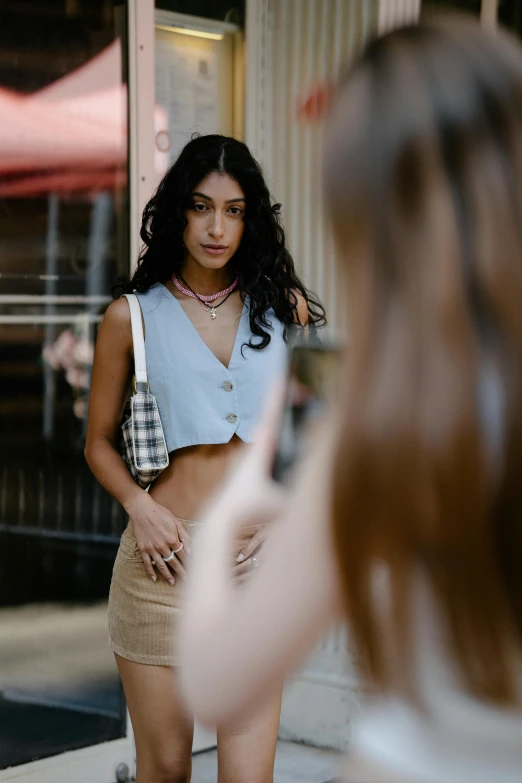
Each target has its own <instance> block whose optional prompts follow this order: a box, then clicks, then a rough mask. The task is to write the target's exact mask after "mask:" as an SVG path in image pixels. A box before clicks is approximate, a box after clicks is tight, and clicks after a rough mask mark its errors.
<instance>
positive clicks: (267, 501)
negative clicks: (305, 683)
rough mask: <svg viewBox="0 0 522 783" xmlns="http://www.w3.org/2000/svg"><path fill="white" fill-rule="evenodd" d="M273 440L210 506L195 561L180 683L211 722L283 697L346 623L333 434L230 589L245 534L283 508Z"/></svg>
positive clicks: (264, 441) (262, 444) (256, 449)
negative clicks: (235, 553)
mask: <svg viewBox="0 0 522 783" xmlns="http://www.w3.org/2000/svg"><path fill="white" fill-rule="evenodd" d="M272 440H273V437H272V436H266V437H261V438H260V439H259V441H258V442H257V443H256V444H255V445H254V446H252V447H249V449H250V453H248V454H247V455H246V457H245V458H244V462H243V463H242V464H241V465H240V466H239V467H238V469H237V471H236V474H235V475H234V476H233V477H232V479H231V481H230V482H229V483H228V484H227V486H226V487H225V489H224V490H223V492H222V493H221V495H220V496H219V497H218V498H217V499H215V501H214V502H213V504H212V510H211V511H210V512H209V514H208V515H207V516H206V518H205V520H204V524H203V525H202V526H201V532H200V538H199V539H198V542H197V545H196V547H195V552H194V556H193V564H192V573H191V574H190V575H189V589H188V594H187V599H186V600H187V603H186V608H185V611H184V613H183V617H182V624H183V625H182V652H181V655H182V668H181V673H182V678H183V684H184V688H185V693H186V696H187V699H188V701H189V703H190V706H191V707H192V708H193V709H194V711H195V713H196V714H197V715H198V717H199V718H200V719H201V720H203V721H206V722H209V723H214V722H216V721H218V720H219V721H227V720H233V719H234V718H236V717H238V716H239V715H241V714H242V713H243V712H244V711H248V710H249V708H250V707H252V708H253V707H254V706H255V705H256V704H258V703H259V700H260V699H262V698H263V697H264V696H268V695H269V694H270V691H271V688H272V687H274V688H276V687H278V686H279V685H280V682H281V679H282V678H283V677H284V676H285V675H286V674H288V673H289V672H290V671H291V670H292V669H293V668H295V667H296V666H297V665H298V663H299V662H300V661H301V659H302V658H303V657H304V656H305V655H306V653H307V652H308V651H309V650H310V648H311V647H312V646H313V644H314V643H315V641H316V640H317V638H318V637H319V636H320V635H321V633H322V632H324V631H326V630H327V628H328V626H329V625H330V624H331V623H332V620H333V619H334V618H335V617H338V616H339V614H340V612H339V606H338V588H337V569H336V563H335V557H334V553H333V547H332V539H331V534H330V522H329V515H328V508H329V505H330V501H329V488H328V487H329V479H328V477H329V466H330V462H331V457H330V454H331V451H332V449H331V436H330V435H329V433H327V432H326V431H325V432H323V433H322V434H321V438H320V442H319V443H317V444H314V450H313V452H311V453H310V454H309V456H308V457H307V458H306V460H305V462H304V463H303V465H302V466H301V469H300V471H299V474H298V475H297V477H296V481H295V484H294V487H293V489H292V491H291V496H290V498H289V499H288V500H287V501H286V500H285V503H284V505H285V510H284V512H283V513H282V515H281V517H280V518H279V519H278V520H277V522H276V524H275V525H274V526H273V527H274V529H273V532H272V533H271V535H270V537H269V539H268V541H267V543H266V545H265V547H264V548H263V550H262V552H261V554H260V555H259V558H260V560H261V567H260V568H259V569H258V570H257V571H255V572H253V573H252V579H251V580H250V581H249V583H248V584H247V585H246V586H245V587H244V588H242V589H240V590H238V589H234V586H233V584H232V582H231V579H230V556H231V540H232V537H233V535H234V532H237V527H238V524H239V523H240V522H241V521H243V522H244V523H246V524H248V523H251V522H252V521H259V520H260V518H261V517H262V516H263V515H264V516H265V517H266V516H268V515H270V513H271V510H273V509H274V508H275V506H276V505H278V495H277V492H276V489H275V488H274V487H273V485H271V482H270V481H269V479H268V469H269V466H270V463H271V451H272Z"/></svg>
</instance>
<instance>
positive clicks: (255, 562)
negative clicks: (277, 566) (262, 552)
mask: <svg viewBox="0 0 522 783" xmlns="http://www.w3.org/2000/svg"><path fill="white" fill-rule="evenodd" d="M252 565H253V566H254V568H259V566H260V565H261V563H260V562H259V560H258V559H257V557H253V558H252Z"/></svg>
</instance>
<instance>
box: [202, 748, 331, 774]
mask: <svg viewBox="0 0 522 783" xmlns="http://www.w3.org/2000/svg"><path fill="white" fill-rule="evenodd" d="M340 762H341V757H340V756H339V754H338V753H335V752H333V751H329V750H320V749H319V748H309V747H306V746H305V745H297V744H294V743H292V742H279V743H278V745H277V754H276V762H275V773H274V783H330V781H333V779H334V778H335V777H337V776H338V775H339V766H340ZM192 769H193V772H192V783H216V779H217V752H216V751H215V750H209V751H206V752H204V753H198V754H197V755H195V756H194V759H193V767H192Z"/></svg>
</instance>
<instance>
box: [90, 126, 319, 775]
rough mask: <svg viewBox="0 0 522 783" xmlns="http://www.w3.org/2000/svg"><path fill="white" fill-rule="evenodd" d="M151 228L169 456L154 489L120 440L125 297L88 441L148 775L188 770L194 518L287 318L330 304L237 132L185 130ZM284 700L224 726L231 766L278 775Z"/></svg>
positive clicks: (305, 321)
mask: <svg viewBox="0 0 522 783" xmlns="http://www.w3.org/2000/svg"><path fill="white" fill-rule="evenodd" d="M141 237H142V239H143V242H144V249H143V252H142V253H141V256H140V259H139V263H138V267H137V269H136V272H135V274H134V277H133V279H132V281H131V282H130V284H128V285H127V286H125V287H124V290H127V291H128V292H134V293H136V294H137V296H138V299H139V303H140V306H141V311H142V318H143V325H144V329H145V339H146V359H147V371H148V380H149V383H150V390H151V392H152V394H154V396H155V397H156V400H157V402H158V408H159V412H160V417H161V420H162V425H163V429H164V433H165V440H166V445H167V450H168V452H169V454H170V461H169V462H170V464H169V466H168V467H167V468H166V469H165V470H164V471H163V473H161V475H160V476H159V478H158V479H157V480H156V481H155V482H154V483H153V485H152V487H150V488H149V490H148V491H145V490H143V489H141V488H140V487H139V486H138V485H137V484H136V483H135V482H134V481H133V479H132V477H131V475H130V473H129V471H128V469H127V467H126V464H125V462H124V461H123V459H122V458H121V456H120V454H119V451H118V437H119V428H120V422H121V419H122V413H123V409H124V405H125V401H126V396H127V391H128V388H129V382H130V379H131V376H132V373H133V365H134V362H133V341H132V332H131V321H130V312H129V305H128V302H127V301H126V299H125V298H119V299H117V300H116V301H115V302H113V303H112V304H111V305H110V307H109V308H108V310H107V313H106V315H105V317H104V320H103V323H102V326H101V328H100V333H99V337H98V342H97V346H96V355H95V360H94V369H93V377H92V387H91V397H90V410H89V425H88V431H87V443H86V450H85V453H86V458H87V461H88V463H89V465H90V467H91V469H92V471H93V473H94V474H95V475H96V477H97V479H98V480H99V481H100V483H101V484H102V485H103V486H104V487H105V489H107V490H108V491H109V492H110V493H111V494H112V495H113V496H114V497H115V498H116V499H117V500H118V501H119V502H120V503H121V504H122V505H123V507H124V508H125V510H126V511H127V513H128V515H129V520H130V521H129V525H128V527H127V529H126V530H125V532H124V534H123V536H122V540H121V544H120V548H119V551H118V555H117V558H116V563H115V567H114V573H113V579H112V584H111V594H110V599H109V628H110V646H111V648H112V649H113V651H114V653H115V655H116V661H117V664H118V668H119V671H120V674H121V678H122V681H123V686H124V690H125V695H126V698H127V704H128V707H129V712H130V716H131V720H132V724H133V729H134V734H135V737H136V749H137V782H138V783H167V781H169V782H170V781H189V780H190V776H191V750H192V737H193V719H192V716H191V715H189V714H187V712H186V709H185V707H184V706H183V702H182V700H181V698H180V694H179V687H178V677H177V669H176V666H177V664H178V653H177V645H176V634H177V623H178V618H179V607H180V597H181V594H182V591H183V577H184V575H185V569H186V568H187V567H190V543H189V542H190V534H191V531H192V530H193V529H194V527H195V525H196V523H195V522H193V521H190V520H197V519H198V516H199V515H200V513H201V507H202V504H203V503H205V501H206V499H207V498H208V497H210V495H211V494H212V493H213V491H214V490H215V488H216V486H217V485H218V484H219V482H220V480H221V479H222V477H223V475H224V473H225V471H226V470H227V467H228V466H229V464H230V461H231V459H232V458H233V457H234V456H235V454H236V452H237V450H238V448H240V447H241V444H243V443H248V442H250V441H252V438H253V435H254V427H255V424H256V422H257V419H258V415H259V413H260V411H261V408H262V406H263V402H264V398H265V396H266V394H267V392H268V390H269V388H270V386H271V385H272V384H273V382H274V380H275V379H276V377H277V376H278V375H279V374H280V373H281V372H282V370H283V367H284V363H285V358H286V345H285V344H286V342H287V339H288V336H289V334H290V332H291V331H292V330H293V329H294V328H299V329H304V330H307V331H309V330H310V329H315V328H316V327H318V326H322V325H323V324H324V323H325V317H324V310H323V308H322V306H321V305H320V303H319V302H318V301H317V299H315V298H314V297H313V296H312V295H311V294H310V293H309V292H308V291H307V290H306V289H305V287H304V286H303V284H302V283H301V282H300V280H299V278H298V276H297V274H296V272H295V269H294V264H293V261H292V258H291V256H290V254H289V252H288V250H287V249H286V247H285V237H284V232H283V229H282V227H281V224H280V222H279V205H273V204H272V202H271V199H270V194H269V191H268V189H267V186H266V184H265V181H264V179H263V175H262V173H261V170H260V168H259V166H258V164H257V163H256V161H255V160H254V159H253V157H252V155H251V153H250V151H249V150H248V148H247V147H246V146H245V145H244V144H242V143H241V142H239V141H236V140H235V139H232V138H228V137H225V136H218V135H211V136H201V137H198V138H195V139H193V140H192V141H190V142H189V143H188V144H187V146H186V147H185V148H184V149H183V151H182V152H181V155H180V156H179V158H178V160H177V161H176V162H175V163H174V165H173V166H172V168H171V169H170V170H169V172H168V173H167V174H166V176H165V178H164V179H163V181H162V182H161V184H160V185H159V187H158V189H157V191H156V193H155V194H154V196H153V197H152V198H151V200H150V201H149V203H148V204H147V206H146V208H145V211H144V215H143V222H142V228H141ZM122 292H123V291H122ZM264 537H265V533H264V528H261V529H255V528H253V529H251V530H250V531H248V532H247V534H246V537H245V539H244V540H242V541H240V542H238V545H237V549H236V553H235V555H236V561H235V564H234V565H233V566H231V567H233V568H234V570H235V573H236V576H237V579H238V581H241V580H242V579H244V578H245V576H246V575H247V574H248V572H249V571H250V570H251V569H253V568H255V567H256V566H257V565H258V564H259V560H258V558H257V557H256V555H257V554H258V553H259V548H260V546H261V544H262V541H263V539H264ZM173 553H174V554H173ZM174 555H175V556H174ZM259 556H260V557H261V555H259ZM167 561H168V562H167ZM280 701H281V690H279V693H278V694H277V697H276V698H274V697H271V698H270V700H269V701H268V702H267V703H264V704H262V705H261V706H260V709H259V710H258V712H257V713H256V714H255V715H252V716H251V718H250V719H249V720H248V721H247V722H246V723H243V724H242V725H241V726H231V725H227V726H219V727H218V749H219V750H218V760H219V779H220V780H227V781H228V783H234V781H237V783H245V781H247V780H248V781H249V783H268V782H269V781H271V780H272V776H273V763H274V754H275V747H276V742H277V733H278V726H279V713H280Z"/></svg>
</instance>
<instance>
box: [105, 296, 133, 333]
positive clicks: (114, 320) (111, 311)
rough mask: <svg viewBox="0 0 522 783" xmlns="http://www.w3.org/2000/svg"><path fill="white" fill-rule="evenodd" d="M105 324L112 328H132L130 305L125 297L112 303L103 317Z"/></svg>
mask: <svg viewBox="0 0 522 783" xmlns="http://www.w3.org/2000/svg"><path fill="white" fill-rule="evenodd" d="M103 323H107V324H109V325H111V326H115V327H116V326H119V327H125V326H130V310H129V303H128V302H127V300H126V299H125V297H124V296H122V297H121V299H116V300H115V301H114V302H111V303H110V305H109V306H108V308H107V310H106V311H105V315H104V316H103Z"/></svg>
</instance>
